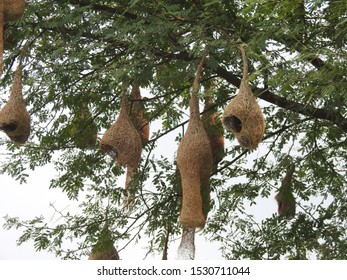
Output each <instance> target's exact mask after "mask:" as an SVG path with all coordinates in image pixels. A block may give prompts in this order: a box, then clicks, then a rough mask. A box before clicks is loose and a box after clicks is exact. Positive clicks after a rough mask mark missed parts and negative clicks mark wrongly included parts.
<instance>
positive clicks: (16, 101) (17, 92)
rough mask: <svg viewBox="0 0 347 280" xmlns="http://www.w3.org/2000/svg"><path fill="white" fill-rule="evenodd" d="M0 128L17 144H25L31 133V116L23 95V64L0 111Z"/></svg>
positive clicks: (18, 69) (16, 73)
mask: <svg viewBox="0 0 347 280" xmlns="http://www.w3.org/2000/svg"><path fill="white" fill-rule="evenodd" d="M0 130H3V131H4V132H5V133H6V134H7V136H8V137H9V138H10V139H11V140H12V141H13V142H15V143H16V144H24V143H25V142H26V141H27V140H28V138H29V135H30V116H29V113H28V111H27V109H26V106H25V102H24V99H23V95H22V65H21V63H20V64H19V65H18V68H17V70H16V72H15V77H14V81H13V86H12V89H11V94H10V98H9V99H8V102H7V103H6V104H5V106H4V107H3V108H2V109H1V111H0Z"/></svg>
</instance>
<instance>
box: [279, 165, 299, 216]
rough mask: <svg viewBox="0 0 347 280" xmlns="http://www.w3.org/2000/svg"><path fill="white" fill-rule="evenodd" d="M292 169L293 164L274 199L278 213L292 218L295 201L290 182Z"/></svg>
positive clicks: (293, 169) (293, 168) (294, 210)
mask: <svg viewBox="0 0 347 280" xmlns="http://www.w3.org/2000/svg"><path fill="white" fill-rule="evenodd" d="M294 171H295V167H294V165H291V166H290V167H289V168H288V170H287V173H286V175H285V176H284V178H283V180H282V184H281V187H280V188H279V192H278V193H277V194H276V196H275V199H276V201H277V203H278V214H279V215H280V216H283V217H287V218H293V217H294V216H295V212H296V202H295V197H294V195H293V182H292V180H293V174H294Z"/></svg>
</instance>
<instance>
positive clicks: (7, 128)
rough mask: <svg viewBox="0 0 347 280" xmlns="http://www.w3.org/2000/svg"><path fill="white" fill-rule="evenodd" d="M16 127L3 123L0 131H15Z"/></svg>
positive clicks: (14, 124) (15, 125)
mask: <svg viewBox="0 0 347 280" xmlns="http://www.w3.org/2000/svg"><path fill="white" fill-rule="evenodd" d="M17 127H18V125H17V124H16V123H5V124H3V125H1V126H0V129H1V130H3V131H5V132H11V131H15V130H16V128H17Z"/></svg>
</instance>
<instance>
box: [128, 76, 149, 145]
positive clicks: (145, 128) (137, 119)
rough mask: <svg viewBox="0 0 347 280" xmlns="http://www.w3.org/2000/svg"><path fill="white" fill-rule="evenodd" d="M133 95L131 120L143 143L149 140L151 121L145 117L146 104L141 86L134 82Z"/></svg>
mask: <svg viewBox="0 0 347 280" xmlns="http://www.w3.org/2000/svg"><path fill="white" fill-rule="evenodd" d="M131 97H132V98H133V103H132V108H131V121H132V122H133V124H134V127H135V128H136V130H137V131H138V133H139V134H140V137H141V141H142V145H145V144H146V143H147V142H148V140H149V123H148V119H147V118H146V117H145V113H146V111H145V106H144V105H143V99H142V96H141V92H140V87H139V86H138V85H137V84H136V83H134V84H133V86H132V89H131Z"/></svg>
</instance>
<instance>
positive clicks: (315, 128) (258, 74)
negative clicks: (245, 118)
mask: <svg viewBox="0 0 347 280" xmlns="http://www.w3.org/2000/svg"><path fill="white" fill-rule="evenodd" d="M26 2H27V7H26V11H25V16H24V17H23V19H21V20H20V21H18V22H15V23H13V24H12V23H11V25H10V26H8V30H11V28H12V29H15V30H16V32H13V34H12V35H13V36H16V38H15V39H16V40H14V41H16V42H17V44H16V46H14V47H13V48H12V49H11V50H8V51H5V54H4V58H5V60H4V67H5V69H8V71H7V72H6V71H4V72H5V73H4V78H3V79H2V81H1V86H2V87H3V88H7V87H8V85H9V84H10V83H11V71H10V69H11V66H12V65H13V64H14V62H15V60H16V58H17V56H18V55H19V53H20V50H21V48H22V47H23V46H26V48H27V53H26V57H25V65H24V66H25V68H24V70H25V73H24V81H23V83H24V84H25V85H26V91H25V98H26V102H27V104H28V107H29V109H30V114H31V119H32V135H31V138H30V139H29V140H30V141H29V142H28V143H27V144H26V145H24V146H21V147H18V146H14V145H12V144H11V143H8V142H2V144H3V145H6V148H7V149H8V151H9V153H10V156H9V157H8V158H6V159H3V160H2V164H1V166H0V172H1V173H7V174H10V175H11V176H13V177H14V178H16V179H17V180H21V182H25V180H26V177H27V171H26V170H28V169H31V170H35V168H36V167H38V166H44V165H46V164H53V165H54V166H55V168H56V169H57V171H58V172H59V174H60V176H59V178H57V179H54V180H52V183H51V187H52V188H60V189H61V190H62V191H63V192H65V193H66V195H67V197H68V198H69V199H71V200H78V201H80V209H81V213H61V212H59V213H60V215H61V218H60V219H59V221H60V222H61V223H60V224H58V225H50V224H49V223H48V222H46V221H45V219H44V218H43V217H39V218H34V219H32V220H30V221H21V219H20V218H12V217H6V221H5V225H4V226H5V227H6V228H11V227H16V228H22V229H24V231H23V235H22V236H21V237H20V239H19V243H22V242H26V241H28V240H34V241H35V248H36V249H37V250H49V251H51V252H53V253H55V254H56V255H57V256H58V257H61V258H81V257H82V256H83V255H86V254H88V253H89V252H90V248H91V246H92V244H94V243H95V242H96V240H97V236H98V233H99V232H100V231H101V230H102V226H103V224H104V223H105V222H106V220H107V223H108V225H109V227H110V230H111V232H112V234H113V238H114V240H115V241H119V240H128V242H127V244H131V243H132V242H134V241H136V240H137V239H138V238H140V237H141V235H143V234H145V235H147V236H149V237H151V243H150V245H149V248H148V251H149V252H156V251H162V250H164V249H165V246H167V245H168V244H169V245H170V242H167V241H168V240H169V241H170V240H173V239H174V238H177V236H178V234H179V233H180V230H181V229H180V226H179V224H178V223H177V221H178V215H179V204H180V196H181V193H180V190H179V189H178V188H177V184H176V183H177V182H175V178H176V177H175V171H176V167H175V159H174V156H172V158H161V157H159V156H158V155H157V154H156V150H157V149H158V148H159V144H158V143H159V142H160V140H161V139H162V138H163V137H165V136H166V135H174V137H176V140H177V141H178V140H179V139H180V138H181V136H182V134H181V132H182V127H183V128H184V127H185V124H186V123H187V116H186V115H185V110H186V109H187V106H188V97H189V90H190V85H191V83H192V78H193V76H194V71H195V69H196V64H197V62H198V61H199V59H200V58H201V56H202V52H203V50H204V49H205V48H207V49H208V51H209V55H208V59H207V61H206V66H205V69H204V74H203V80H202V88H203V86H204V83H205V82H207V83H208V82H209V80H211V79H214V80H215V81H216V82H217V84H218V86H217V87H216V90H215V92H214V96H213V97H214V100H215V106H216V108H218V110H220V111H221V110H222V109H223V108H224V107H225V105H226V104H227V102H228V101H229V100H230V99H231V98H232V97H233V96H234V94H235V92H236V89H237V88H238V86H239V84H240V76H241V56H240V53H239V51H238V49H237V48H236V46H237V43H238V42H240V41H243V42H245V43H246V44H247V46H248V47H247V51H248V59H249V66H250V73H251V76H250V79H251V84H252V88H253V91H254V93H255V94H256V95H257V96H258V99H259V100H261V101H260V102H261V104H262V107H263V111H264V114H265V117H266V135H265V137H264V141H263V142H262V144H261V146H260V148H259V150H258V151H256V152H247V151H244V150H242V149H241V148H240V147H239V146H238V145H237V144H236V141H235V139H234V138H233V136H232V135H231V134H230V133H228V132H225V138H226V140H227V142H226V143H227V144H228V145H227V147H226V155H225V158H224V160H223V161H222V162H221V163H220V166H219V168H218V169H217V171H216V172H215V173H214V174H213V176H212V177H211V188H212V191H213V194H214V195H213V197H214V202H213V210H212V211H211V213H210V215H209V219H208V222H207V225H206V227H205V228H204V230H203V232H204V234H205V235H206V236H207V237H209V238H211V239H215V240H218V241H219V242H220V244H221V249H222V252H223V254H224V256H225V257H226V258H230V259H239V258H250V259H279V258H293V259H306V258H322V259H332V258H339V259H341V258H345V257H346V256H347V247H346V242H347V236H346V232H347V224H346V221H345V217H346V206H345V205H346V201H345V200H346V192H347V181H346V178H347V168H346V163H347V138H346V133H347V106H346V104H347V102H346V101H347V92H346V88H347V81H346V75H345V73H346V72H347V71H346V70H347V69H346V68H347V66H346V65H347V64H346V51H347V50H346V45H347V44H346V36H345V34H346V32H347V7H346V2H345V1H342V0H341V1H340V0H331V1H324V0H321V1H303V0H295V1H293V0H285V1H275V0H272V1H253V0H246V1H237V0H235V1H208V0H196V1H175V0H170V1H161V0H156V1H136V0H133V1H122V0H120V1H111V0H103V1H96V0H70V1H46V0H35V1H34V0H31V1H30V0H29V1H26ZM133 80H136V82H137V83H138V84H139V85H140V86H141V87H142V88H146V89H147V90H148V91H149V96H148V98H147V99H144V104H145V107H146V117H147V119H148V120H149V121H150V122H151V123H160V125H161V127H160V128H158V129H157V130H154V131H153V130H152V137H151V139H150V141H149V142H148V143H147V145H146V146H145V149H144V151H143V155H142V156H143V159H142V162H141V166H140V168H139V172H138V174H137V177H136V180H137V185H138V188H137V191H136V197H137V200H136V204H135V207H134V209H135V210H133V211H130V212H129V211H128V212H127V211H123V209H122V198H123V195H124V190H123V187H122V186H118V187H116V186H117V184H119V182H120V181H119V180H118V178H119V177H120V176H121V175H122V174H123V170H122V169H120V168H119V167H116V166H115V165H114V163H113V162H111V161H110V160H109V159H107V158H105V155H103V154H101V153H100V152H99V150H98V146H97V144H96V145H95V146H94V147H90V148H81V147H78V145H76V143H75V142H74V141H73V139H72V138H71V131H69V127H70V126H71V124H72V123H74V125H76V122H78V120H76V118H75V117H74V112H76V111H79V110H80V109H81V108H82V106H86V104H87V106H88V108H89V109H90V112H91V115H92V123H93V124H95V125H96V127H97V128H98V136H99V139H100V137H101V136H102V134H103V132H104V131H105V129H107V128H108V127H109V125H110V124H111V123H112V122H113V121H114V119H115V118H116V115H117V113H118V112H119V107H120V96H121V86H122V84H124V83H125V84H126V83H129V84H130V82H131V81H133ZM201 95H202V97H203V95H204V93H203V91H202V93H201ZM262 100H264V101H266V102H262ZM81 121H82V120H81ZM86 125H88V124H85V123H82V124H77V125H76V127H85V126H86ZM81 135H82V133H81ZM170 148H171V149H173V150H175V149H176V148H175V147H170ZM173 152H174V151H173ZM292 163H294V164H295V166H296V172H295V174H294V177H295V179H294V182H293V190H294V196H295V197H296V200H297V205H298V209H297V212H298V215H297V216H296V217H295V218H294V219H293V220H291V221H287V220H285V219H281V218H280V217H278V216H277V215H275V214H274V215H272V216H270V217H267V218H265V219H262V220H261V221H259V220H257V219H256V218H255V217H253V216H252V215H250V214H249V213H247V209H249V208H250V207H253V206H254V205H256V204H257V198H269V203H273V202H270V201H272V196H273V195H274V193H275V191H277V189H278V187H279V185H280V181H281V179H282V177H283V176H284V174H285V171H286V168H287V167H288V166H289V165H290V164H292ZM317 201H319V202H318V203H317ZM275 208H276V207H275V205H274V212H275V210H276V209H275ZM68 239H71V240H74V239H78V240H80V242H79V243H78V245H75V247H74V248H67V249H66V247H64V242H63V241H64V240H68Z"/></svg>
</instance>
